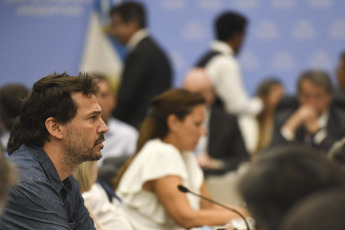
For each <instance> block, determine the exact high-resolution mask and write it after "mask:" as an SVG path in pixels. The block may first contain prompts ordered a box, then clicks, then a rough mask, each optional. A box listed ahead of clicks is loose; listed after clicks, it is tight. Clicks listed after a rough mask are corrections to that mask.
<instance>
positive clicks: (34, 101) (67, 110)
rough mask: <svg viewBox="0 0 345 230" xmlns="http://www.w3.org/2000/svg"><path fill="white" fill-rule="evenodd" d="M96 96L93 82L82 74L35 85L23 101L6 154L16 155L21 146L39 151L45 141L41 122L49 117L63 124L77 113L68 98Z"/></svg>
mask: <svg viewBox="0 0 345 230" xmlns="http://www.w3.org/2000/svg"><path fill="white" fill-rule="evenodd" d="M76 92H81V93H82V94H83V95H86V96H90V95H96V94H97V92H98V87H97V82H96V80H94V79H93V78H92V77H90V76H88V74H86V73H80V74H79V75H78V76H76V77H72V76H69V75H68V74H66V73H62V74H52V75H48V76H46V77H43V78H42V79H40V80H39V81H37V82H36V83H35V84H34V86H33V88H32V92H31V93H30V94H29V95H28V96H27V97H26V98H25V99H24V101H23V105H22V109H21V112H20V116H19V117H18V118H17V119H16V120H15V122H14V127H13V130H12V132H11V135H10V139H9V142H8V153H9V154H11V153H13V152H14V151H16V150H17V149H18V148H19V147H20V146H21V145H22V144H29V145H36V146H38V147H43V146H44V144H45V143H46V142H48V141H49V133H48V130H47V128H46V126H45V121H46V120H47V119H48V118H49V117H53V118H54V119H56V121H58V122H60V123H62V124H66V123H67V122H69V121H71V120H72V119H73V118H74V117H75V115H76V113H77V109H78V105H77V104H76V103H75V102H74V101H73V99H72V97H71V94H72V93H76Z"/></svg>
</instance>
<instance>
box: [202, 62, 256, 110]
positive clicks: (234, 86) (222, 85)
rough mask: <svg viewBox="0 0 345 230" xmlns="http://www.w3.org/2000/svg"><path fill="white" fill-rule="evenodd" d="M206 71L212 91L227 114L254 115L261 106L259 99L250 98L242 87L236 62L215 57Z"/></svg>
mask: <svg viewBox="0 0 345 230" xmlns="http://www.w3.org/2000/svg"><path fill="white" fill-rule="evenodd" d="M206 71H207V73H208V74H209V76H210V79H211V82H212V84H213V87H214V90H215V92H216V94H217V96H218V97H220V99H221V100H222V102H223V104H224V108H225V110H226V111H227V112H228V113H231V114H237V115H240V114H241V115H256V114H258V113H259V112H260V111H261V110H262V108H263V104H262V101H261V100H260V99H259V98H250V97H249V96H248V94H247V90H246V89H245V87H244V85H243V79H242V75H241V71H240V68H239V65H238V63H237V61H236V60H228V58H227V57H223V56H216V57H215V58H214V59H212V61H211V62H210V64H209V65H207V67H206Z"/></svg>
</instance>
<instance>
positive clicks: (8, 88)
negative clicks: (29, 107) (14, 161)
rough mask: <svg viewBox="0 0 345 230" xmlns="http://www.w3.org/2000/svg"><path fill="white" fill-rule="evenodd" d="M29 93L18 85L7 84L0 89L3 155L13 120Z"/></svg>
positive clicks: (0, 131) (0, 125)
mask: <svg viewBox="0 0 345 230" xmlns="http://www.w3.org/2000/svg"><path fill="white" fill-rule="evenodd" d="M29 92H30V91H29V89H28V88H27V87H26V86H25V85H23V84H20V83H14V84H7V85H4V86H2V87H1V88H0V139H1V142H0V145H1V147H2V149H3V151H4V154H5V155H7V142H8V139H9V138H10V132H11V130H12V126H13V120H14V119H15V118H16V117H17V116H19V114H20V109H21V107H22V101H23V99H24V98H25V97H26V96H27V95H28V94H29Z"/></svg>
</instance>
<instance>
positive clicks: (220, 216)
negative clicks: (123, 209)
mask: <svg viewBox="0 0 345 230" xmlns="http://www.w3.org/2000/svg"><path fill="white" fill-rule="evenodd" d="M179 184H182V180H181V178H180V177H178V176H166V177H163V178H160V179H157V180H152V181H150V182H149V187H150V188H151V189H152V191H153V192H154V193H155V194H156V195H157V196H158V198H159V200H160V202H161V203H162V204H163V206H164V208H165V210H166V211H167V213H168V214H169V215H170V216H171V217H172V218H173V219H174V220H175V221H176V223H177V224H179V225H180V226H182V227H184V228H187V229H188V228H191V227H199V226H203V225H209V226H216V225H225V224H226V223H228V222H229V221H230V220H231V219H232V218H238V216H237V215H236V214H234V213H231V212H229V211H227V210H221V209H218V208H213V205H209V204H206V203H204V202H203V201H202V202H201V208H202V209H201V210H193V209H192V208H191V206H190V204H189V202H188V199H187V196H186V194H184V193H182V192H180V191H179V190H178V189H177V185H179ZM204 186H205V185H203V188H202V191H201V193H202V194H203V195H206V196H209V194H208V192H207V191H206V190H205V187H204ZM204 208H205V209H204Z"/></svg>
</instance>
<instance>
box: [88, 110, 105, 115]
mask: <svg viewBox="0 0 345 230" xmlns="http://www.w3.org/2000/svg"><path fill="white" fill-rule="evenodd" d="M101 113H102V112H101V110H97V111H93V112H91V113H89V114H88V116H91V115H98V114H101Z"/></svg>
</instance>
